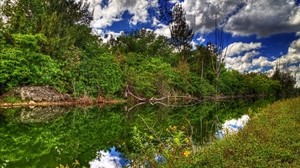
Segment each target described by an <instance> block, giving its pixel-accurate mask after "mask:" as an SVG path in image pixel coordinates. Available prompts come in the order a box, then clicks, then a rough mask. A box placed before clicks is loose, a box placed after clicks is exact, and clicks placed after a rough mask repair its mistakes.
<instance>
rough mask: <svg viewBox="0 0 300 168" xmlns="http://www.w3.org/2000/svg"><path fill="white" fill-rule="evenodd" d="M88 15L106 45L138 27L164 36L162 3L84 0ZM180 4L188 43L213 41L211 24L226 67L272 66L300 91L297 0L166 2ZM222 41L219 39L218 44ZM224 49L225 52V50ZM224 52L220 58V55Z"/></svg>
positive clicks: (253, 69) (252, 68) (166, 28)
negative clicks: (188, 31) (218, 32)
mask: <svg viewBox="0 0 300 168" xmlns="http://www.w3.org/2000/svg"><path fill="white" fill-rule="evenodd" d="M87 1H88V2H89V3H90V10H91V11H93V12H94V13H93V14H94V20H93V21H92V22H91V27H92V28H93V31H94V33H96V34H98V35H99V36H102V37H103V38H104V41H107V40H108V38H110V36H107V35H108V34H112V35H113V36H114V37H117V36H119V35H120V34H121V33H122V32H129V31H132V30H138V29H142V28H146V29H151V30H153V31H154V32H155V33H157V34H159V35H164V36H167V37H170V30H169V26H168V25H166V22H164V21H163V20H161V19H160V17H159V10H158V8H159V7H160V5H162V3H164V2H167V0H165V1H164V0H87ZM169 3H170V4H169V5H170V6H172V5H174V4H176V3H181V4H182V6H183V8H184V10H185V12H186V20H187V22H188V24H189V25H190V27H191V28H192V29H193V31H194V33H195V37H194V39H193V41H192V44H193V45H194V46H195V45H206V44H207V43H208V42H214V39H215V35H214V29H215V21H216V18H217V23H218V26H219V27H220V28H221V29H222V30H223V32H224V36H225V37H226V42H224V43H225V44H224V47H223V53H224V56H226V58H225V65H226V68H228V69H235V70H238V71H239V72H241V73H248V72H264V73H268V74H272V72H274V69H275V66H276V65H279V66H280V67H281V68H283V69H285V70H289V71H292V74H293V75H295V76H296V81H297V84H296V87H300V0H169ZM224 41H225V40H224ZM225 51H226V52H225ZM225 53H226V54H225Z"/></svg>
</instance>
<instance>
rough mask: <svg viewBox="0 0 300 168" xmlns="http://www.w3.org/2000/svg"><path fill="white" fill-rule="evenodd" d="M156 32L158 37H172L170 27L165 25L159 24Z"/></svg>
mask: <svg viewBox="0 0 300 168" xmlns="http://www.w3.org/2000/svg"><path fill="white" fill-rule="evenodd" d="M154 32H155V33H156V34H158V35H163V36H166V37H168V38H170V37H171V32H170V29H169V26H167V25H164V24H159V25H158V26H157V28H156V29H155V31H154Z"/></svg>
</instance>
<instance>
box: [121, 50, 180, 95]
mask: <svg viewBox="0 0 300 168" xmlns="http://www.w3.org/2000/svg"><path fill="white" fill-rule="evenodd" d="M125 74H126V80H127V83H128V84H129V85H130V86H132V87H134V91H135V92H136V93H137V94H139V95H144V96H147V97H152V96H154V95H170V92H171V87H170V85H171V84H172V82H173V81H172V78H173V77H174V76H175V75H176V74H175V71H174V69H173V68H172V67H171V65H170V64H168V63H165V62H163V61H162V59H160V58H151V57H150V58H144V57H143V56H142V55H141V54H134V53H130V54H128V56H127V59H126V67H125Z"/></svg>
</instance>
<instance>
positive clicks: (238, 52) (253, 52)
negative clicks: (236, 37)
mask: <svg viewBox="0 0 300 168" xmlns="http://www.w3.org/2000/svg"><path fill="white" fill-rule="evenodd" d="M261 47H262V44H261V43H253V42H251V43H242V42H235V43H232V44H230V45H228V46H227V48H225V49H224V50H223V53H224V52H225V51H227V56H226V57H225V65H226V68H228V69H235V70H238V71H239V72H242V73H243V72H260V71H261V70H262V69H263V68H264V67H272V66H273V64H274V63H273V62H271V61H269V59H268V58H267V57H264V56H260V52H258V50H259V49H260V48H261Z"/></svg>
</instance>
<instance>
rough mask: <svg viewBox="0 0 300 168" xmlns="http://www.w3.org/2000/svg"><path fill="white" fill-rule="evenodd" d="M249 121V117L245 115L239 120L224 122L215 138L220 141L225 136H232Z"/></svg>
mask: <svg viewBox="0 0 300 168" xmlns="http://www.w3.org/2000/svg"><path fill="white" fill-rule="evenodd" d="M249 120H250V117H249V116H248V115H247V114H246V115H243V116H242V117H241V118H239V119H231V120H226V121H225V123H224V124H223V125H222V129H221V130H218V131H217V132H216V136H217V138H219V139H222V138H223V137H224V136H226V135H232V134H235V133H237V132H238V131H239V130H240V129H242V128H243V127H244V126H245V125H246V124H247V123H248V121H249Z"/></svg>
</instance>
